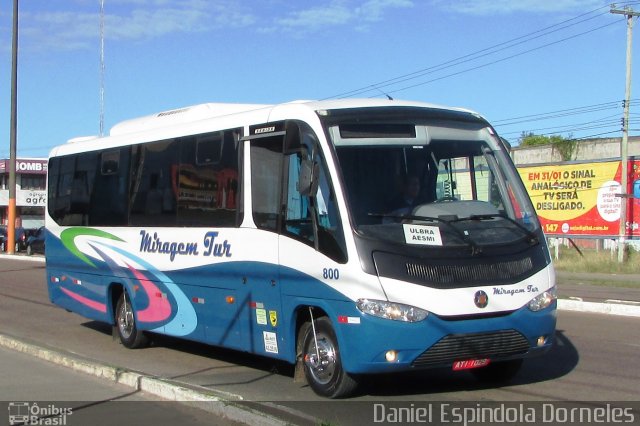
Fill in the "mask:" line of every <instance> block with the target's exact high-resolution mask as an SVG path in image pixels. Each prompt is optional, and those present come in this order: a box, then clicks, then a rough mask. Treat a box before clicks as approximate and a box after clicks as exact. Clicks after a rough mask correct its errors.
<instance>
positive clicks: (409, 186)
mask: <svg viewBox="0 0 640 426" xmlns="http://www.w3.org/2000/svg"><path fill="white" fill-rule="evenodd" d="M419 195H420V179H418V177H417V176H414V175H408V176H405V177H404V178H403V180H402V190H401V191H400V193H399V194H398V195H396V196H395V197H394V198H393V199H391V202H390V203H389V208H388V209H387V211H389V212H391V214H393V215H399V216H406V215H409V214H411V211H412V210H413V208H414V207H416V206H417V205H418V204H419V200H418V197H419Z"/></svg>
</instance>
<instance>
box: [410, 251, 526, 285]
mask: <svg viewBox="0 0 640 426" xmlns="http://www.w3.org/2000/svg"><path fill="white" fill-rule="evenodd" d="M532 268H533V263H532V261H531V258H530V257H525V258H523V259H517V260H511V261H506V262H495V263H476V264H468V265H464V264H462V265H461V264H458V265H441V264H431V265H428V264H421V263H415V262H406V272H407V275H409V276H410V277H413V278H417V279H419V280H421V281H424V282H428V283H432V284H433V287H436V288H441V287H442V288H448V287H449V286H460V285H464V284H470V285H477V284H478V283H479V282H493V281H502V280H512V279H514V278H516V277H520V276H522V275H525V274H526V273H527V272H529V271H530V270H531V269H532Z"/></svg>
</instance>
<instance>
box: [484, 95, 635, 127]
mask: <svg viewBox="0 0 640 426" xmlns="http://www.w3.org/2000/svg"><path fill="white" fill-rule="evenodd" d="M639 100H640V99H632V100H631V103H636V102H638V101H639ZM620 102H621V101H610V102H602V103H598V104H593V105H585V106H580V107H573V108H565V109H560V110H554V111H549V112H540V113H536V114H529V115H521V116H518V117H511V118H503V119H501V120H492V123H493V124H494V125H495V126H496V127H497V126H499V125H500V126H506V125H511V124H518V123H521V122H524V121H538V120H544V119H547V118H556V117H558V116H559V115H560V116H564V115H565V114H566V115H574V114H582V113H588V112H594V111H601V110H602V109H612V108H617V107H619V106H620Z"/></svg>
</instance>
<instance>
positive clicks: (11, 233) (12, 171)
mask: <svg viewBox="0 0 640 426" xmlns="http://www.w3.org/2000/svg"><path fill="white" fill-rule="evenodd" d="M17 105H18V0H13V41H12V43H11V123H10V126H11V129H10V132H9V145H10V146H9V152H10V154H9V206H8V209H7V210H8V211H7V213H8V214H7V217H8V223H7V242H6V243H5V246H6V250H7V253H9V254H14V253H15V247H16V151H17V150H16V146H17V141H16V139H17V137H16V135H17V129H18V125H17V123H18V106H17Z"/></svg>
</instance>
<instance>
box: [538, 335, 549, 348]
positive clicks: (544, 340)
mask: <svg viewBox="0 0 640 426" xmlns="http://www.w3.org/2000/svg"><path fill="white" fill-rule="evenodd" d="M545 343H547V338H546V337H545V336H540V337H538V346H544V344H545Z"/></svg>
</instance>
